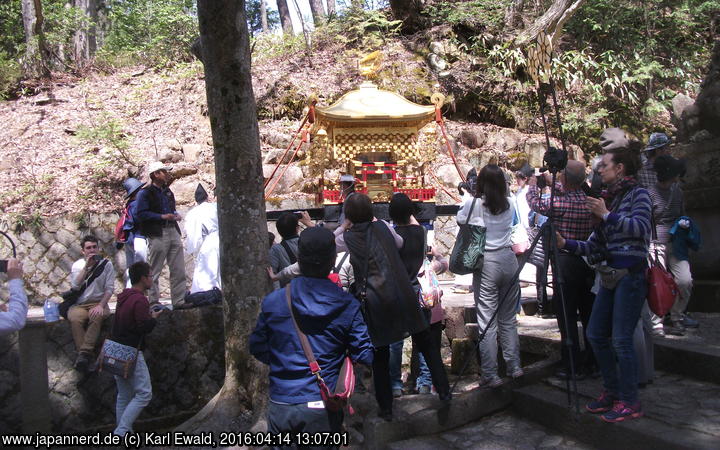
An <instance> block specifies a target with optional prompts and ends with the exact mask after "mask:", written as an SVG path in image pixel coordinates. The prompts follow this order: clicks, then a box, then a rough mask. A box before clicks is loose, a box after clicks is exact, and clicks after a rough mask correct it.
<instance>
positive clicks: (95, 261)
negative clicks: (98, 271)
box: [91, 255, 102, 264]
mask: <svg viewBox="0 0 720 450" xmlns="http://www.w3.org/2000/svg"><path fill="white" fill-rule="evenodd" d="M91 261H93V262H94V263H95V264H97V263H99V262H100V261H102V256H100V255H92V258H91Z"/></svg>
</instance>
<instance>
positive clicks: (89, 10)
mask: <svg viewBox="0 0 720 450" xmlns="http://www.w3.org/2000/svg"><path fill="white" fill-rule="evenodd" d="M72 4H73V6H74V7H75V8H78V9H79V10H80V11H82V12H83V13H84V14H85V17H86V18H87V20H88V23H87V24H86V25H85V26H83V27H82V28H80V29H78V30H77V31H75V36H74V38H73V44H74V46H75V57H74V60H75V66H76V67H78V68H82V67H85V66H86V65H87V64H88V62H89V61H90V59H92V57H93V56H95V51H96V50H97V40H96V26H97V21H98V5H97V2H96V0H73V2H72Z"/></svg>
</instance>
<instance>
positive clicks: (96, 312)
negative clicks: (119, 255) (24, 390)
mask: <svg viewBox="0 0 720 450" xmlns="http://www.w3.org/2000/svg"><path fill="white" fill-rule="evenodd" d="M80 247H81V248H82V254H83V257H82V258H80V259H78V260H77V261H75V263H74V264H73V265H72V270H71V274H70V286H71V287H72V289H73V290H75V291H78V290H81V291H82V292H81V293H80V296H79V297H78V299H77V301H76V302H75V304H74V305H73V306H71V307H70V309H69V310H68V314H67V318H68V320H69V321H70V328H71V330H72V335H73V340H74V341H75V348H76V349H77V351H78V356H77V360H76V361H75V368H76V369H77V370H78V371H80V372H84V371H86V370H87V368H88V365H89V364H90V362H91V361H93V359H94V358H93V356H94V355H93V352H94V350H95V344H96V343H97V340H98V337H99V336H100V329H101V328H102V322H103V319H105V318H106V317H108V316H109V315H110V308H109V307H108V301H109V300H110V297H112V294H113V290H114V289H115V267H113V264H112V262H111V261H110V260H108V259H104V258H103V257H101V256H100V254H99V253H100V246H99V244H98V239H97V238H96V237H95V236H93V235H87V236H85V237H83V238H82V240H81V241H80Z"/></svg>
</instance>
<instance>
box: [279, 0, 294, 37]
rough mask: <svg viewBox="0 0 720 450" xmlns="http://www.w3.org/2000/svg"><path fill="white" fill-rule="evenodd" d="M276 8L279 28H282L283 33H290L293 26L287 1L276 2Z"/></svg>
mask: <svg viewBox="0 0 720 450" xmlns="http://www.w3.org/2000/svg"><path fill="white" fill-rule="evenodd" d="M277 6H278V13H279V14H280V26H282V29H283V33H292V32H293V25H292V19H291V18H290V8H288V3H287V0H277Z"/></svg>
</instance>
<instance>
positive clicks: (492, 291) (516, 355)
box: [457, 164, 523, 387]
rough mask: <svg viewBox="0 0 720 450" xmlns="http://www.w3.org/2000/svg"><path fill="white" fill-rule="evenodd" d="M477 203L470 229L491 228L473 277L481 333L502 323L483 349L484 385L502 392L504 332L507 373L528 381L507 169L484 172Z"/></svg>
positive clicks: (464, 211)
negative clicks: (500, 364) (499, 364)
mask: <svg viewBox="0 0 720 450" xmlns="http://www.w3.org/2000/svg"><path fill="white" fill-rule="evenodd" d="M475 195H476V196H477V197H478V199H479V200H481V202H482V204H481V205H480V206H481V207H480V208H478V203H480V202H476V204H475V208H474V209H473V211H472V215H471V216H470V220H469V222H468V223H470V224H471V225H480V226H484V227H486V228H487V232H486V233H487V234H486V242H485V257H484V259H485V261H484V264H483V268H482V271H478V272H475V273H473V289H474V295H475V306H476V309H477V319H478V325H479V327H480V332H482V330H484V329H485V327H488V323H489V322H490V317H492V315H493V313H494V312H495V311H496V310H497V311H498V313H497V317H496V320H493V322H492V323H490V325H489V327H488V330H487V334H486V335H485V338H484V339H483V340H482V342H481V343H480V359H481V374H482V377H481V378H480V385H484V386H489V387H496V386H499V385H500V384H502V380H501V379H500V377H499V376H498V372H497V351H498V348H497V347H498V343H497V338H498V330H499V335H500V345H501V346H502V351H503V357H504V358H505V362H506V364H507V373H508V374H509V375H510V376H512V377H513V378H517V377H520V376H522V375H523V371H522V369H521V366H520V340H519V338H518V333H517V319H516V317H515V314H516V311H517V305H518V297H519V295H520V284H519V282H518V279H517V277H515V276H514V275H515V272H516V271H517V268H518V262H517V259H516V258H515V254H514V253H513V251H512V249H511V248H510V247H511V243H510V234H511V230H512V221H513V214H514V206H513V202H512V201H511V199H510V198H508V188H507V183H506V181H505V176H504V175H503V171H502V169H500V167H498V166H497V165H495V164H489V165H487V166H485V167H483V169H482V170H481V171H480V174H479V175H478V181H477V192H476V194H475ZM471 203H472V199H468V200H466V201H465V202H464V203H463V205H462V207H461V208H460V210H459V211H458V215H457V220H458V223H465V222H466V221H467V220H468V212H469V211H470V205H471Z"/></svg>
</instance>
